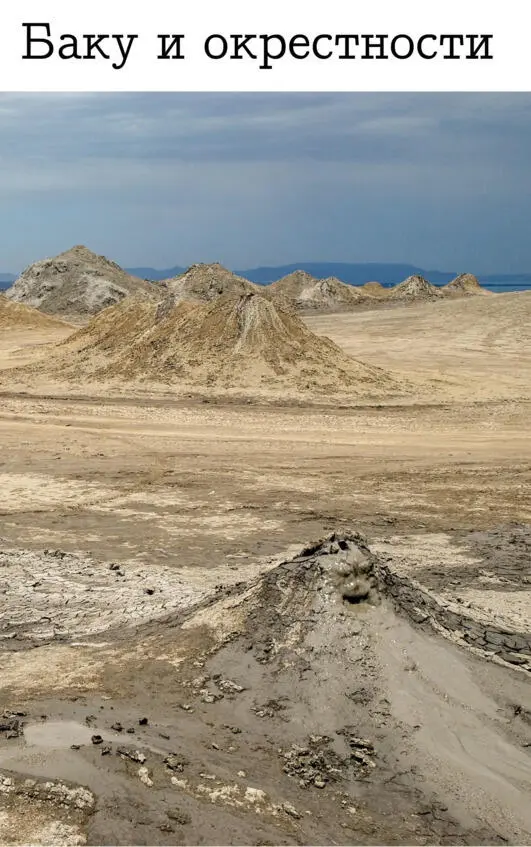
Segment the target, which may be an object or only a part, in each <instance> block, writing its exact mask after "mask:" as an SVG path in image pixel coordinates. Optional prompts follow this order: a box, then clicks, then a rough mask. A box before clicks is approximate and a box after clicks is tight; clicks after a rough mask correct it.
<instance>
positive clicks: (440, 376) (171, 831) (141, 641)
mask: <svg viewBox="0 0 531 847" xmlns="http://www.w3.org/2000/svg"><path fill="white" fill-rule="evenodd" d="M247 296H248V297H250V298H251V299H252V297H253V296H254V295H252V294H250V295H247ZM111 308H112V307H111ZM153 308H155V307H153ZM245 308H247V306H245ZM267 308H268V307H266V306H261V307H260V309H262V310H263V311H260V313H259V314H258V321H261V320H262V318H264V320H265V319H266V318H267V319H269V318H271V320H272V322H273V323H272V325H273V324H274V325H275V326H276V323H275V321H276V318H275V317H271V315H269V313H268V312H267ZM13 314H14V313H13ZM13 314H10V317H9V320H6V322H5V323H4V324H2V318H1V315H0V445H1V452H0V485H1V488H0V490H1V494H2V497H1V503H0V679H1V699H2V702H1V704H0V711H3V715H4V717H3V718H2V719H1V720H0V725H1V731H0V842H1V843H4V844H24V843H34V844H37V843H38V844H85V843H86V844H168V845H170V844H260V845H271V844H505V843H509V844H529V843H531V803H530V802H529V798H530V796H531V696H530V692H531V686H530V682H531V615H530V612H531V564H530V550H531V485H530V483H531V414H530V411H531V344H530V342H531V292H523V293H508V294H500V295H492V296H485V297H472V296H471V297H464V298H462V299H446V300H444V301H439V300H437V302H432V301H426V302H415V303H409V302H407V303H400V302H399V303H396V304H395V305H394V306H393V308H388V309H383V308H382V309H367V310H364V309H360V310H358V311H351V312H340V313H329V312H327V313H319V311H316V312H312V313H311V314H305V315H303V316H302V317H301V318H297V320H300V321H302V322H303V323H304V325H305V327H307V328H308V329H309V330H311V332H312V333H314V334H315V335H316V336H318V337H326V338H327V339H330V340H331V342H333V345H335V346H334V347H330V349H329V350H328V348H327V350H328V352H329V353H330V356H331V357H332V359H333V358H334V356H335V357H336V358H337V359H338V360H339V359H341V357H342V356H343V355H344V356H346V357H352V359H353V361H355V362H360V363H363V367H367V368H369V369H371V370H370V374H376V375H377V374H379V373H381V374H382V381H380V379H379V378H378V377H377V376H375V378H374V380H373V381H372V382H371V379H372V377H370V378H369V377H367V380H368V382H367V387H366V389H365V390H363V391H359V392H350V391H349V390H347V389H345V390H344V391H343V390H342V388H341V384H339V385H338V386H337V390H334V391H331V392H330V394H327V392H323V391H321V392H320V393H319V396H318V397H312V388H311V382H310V383H309V388H308V390H300V391H291V390H288V389H287V388H286V389H285V390H284V388H283V389H282V390H281V391H276V390H274V384H273V383H271V382H268V381H267V380H265V381H264V380H262V382H261V387H260V390H254V388H253V386H252V385H244V386H243V388H241V389H238V388H237V387H234V385H232V384H230V385H229V382H230V380H228V378H227V379H225V377H224V379H225V382H224V385H226V386H228V387H226V388H224V389H223V390H217V387H218V386H219V380H217V374H210V373H209V374H206V376H205V382H204V384H203V387H202V388H198V387H197V386H195V387H194V386H191V383H190V381H188V382H186V384H184V387H182V388H180V389H179V390H177V389H176V388H175V386H174V385H173V384H170V382H168V381H165V380H164V379H161V381H153V380H150V379H149V378H147V377H145V376H144V377H142V379H139V378H136V379H135V380H134V381H132V380H128V379H126V378H125V376H124V371H123V367H122V364H121V360H120V366H119V368H118V370H117V371H113V370H112V367H114V360H113V361H112V363H111V364H112V367H111V366H109V367H107V366H106V369H103V370H102V368H101V367H100V365H99V364H98V367H97V368H96V370H94V368H93V369H92V371H91V372H90V373H88V371H87V369H86V361H87V357H86V356H85V354H83V356H81V358H79V357H78V352H79V350H80V344H81V342H79V341H76V342H75V343H71V342H70V341H68V339H70V338H71V337H72V334H73V333H79V332H80V331H81V332H82V331H83V328H81V329H80V327H79V326H73V325H72V324H71V323H69V322H68V321H66V320H65V321H61V320H56V319H54V318H48V317H47V316H45V315H43V314H42V313H41V312H38V313H36V314H38V316H39V317H38V318H36V319H35V323H34V325H29V324H28V321H27V316H25V317H24V320H23V321H22V322H21V324H20V325H17V322H16V320H15V318H14V316H13ZM101 314H102V315H103V314H104V313H101ZM110 314H111V317H112V315H113V313H112V312H111V313H110ZM194 314H195V313H194ZM198 314H199V313H198ZM114 319H115V318H114V317H112V320H111V324H112V323H113V321H114ZM190 320H191V318H190V317H189V315H188V314H184V315H183V316H180V317H179V321H181V322H180V323H179V324H178V327H179V328H180V329H179V331H180V332H181V333H185V330H186V331H188V329H187V327H188V326H189V321H190ZM208 320H210V318H209V316H208V315H206V317H204V316H203V315H202V313H201V321H203V323H201V327H204V326H207V325H208V326H209V325H210V324H208ZM246 320H247V318H246ZM253 320H254V313H253V315H251V316H250V318H249V321H250V322H249V326H251V329H252V330H253V331H254V330H255V329H256V327H254V329H253V326H254V325H253ZM204 321H207V323H205V322H204ZM283 321H284V327H286V326H288V324H287V321H288V318H287V317H286V318H285V319H284V318H283ZM91 325H92V324H91ZM183 327H184V329H183ZM245 327H247V324H245ZM288 329H289V327H288ZM280 330H281V328H279V332H280ZM245 331H246V332H247V328H246V329H245ZM282 331H283V330H282ZM286 331H287V330H286ZM266 333H267V327H266ZM183 337H184V335H183ZM76 338H77V336H76ZM91 339H92V336H91ZM63 342H66V346H65V344H64V343H63ZM82 343H83V344H85V343H86V340H83V341H82ZM92 343H93V341H92V340H90V344H92ZM94 343H96V342H94ZM238 343H240V342H238ZM327 343H328V342H327ZM97 344H99V345H100V338H99V336H98V340H97ZM150 344H152V346H151V347H150V350H153V351H155V352H153V355H154V356H155V355H156V354H157V355H158V353H157V350H158V348H157V342H156V340H155V341H153V342H152V341H150ZM58 345H59V346H58ZM337 348H339V352H337V353H334V350H336V349H337ZM83 349H84V350H85V349H87V348H86V347H84V348H83ZM90 349H92V347H91V348H90ZM102 349H103V348H102V347H101V345H100V346H99V347H98V351H97V356H98V357H100V356H103V353H102V352H101V350H102ZM131 349H133V348H132V347H131ZM135 349H136V348H135ZM142 349H143V348H142ZM323 349H324V348H323ZM58 351H59V352H58ZM178 352H179V355H181V354H182V351H181V348H179V351H178ZM150 355H151V353H150ZM176 355H177V354H176ZM186 355H187V356H188V358H187V359H186V361H187V363H188V364H187V367H188V366H190V367H191V365H190V361H191V359H190V355H189V354H188V352H187V353H186ZM323 355H324V354H323ZM327 355H328V353H327ZM157 361H158V360H157ZM319 361H320V360H319ZM341 361H342V359H341ZM54 363H55V364H54ZM98 363H100V358H98ZM52 365H53V366H52ZM165 366H166V365H165ZM319 366H320V365H319ZM316 367H317V365H316ZM345 367H346V365H345ZM360 367H361V365H360ZM109 368H110V370H109ZM76 369H77V370H76ZM109 373H111V375H112V374H114V376H113V378H110V377H109ZM345 373H346V371H345ZM367 373H369V371H367ZM363 374H365V371H363ZM353 378H354V377H352V376H351V375H350V373H349V375H348V380H350V379H353ZM345 379H347V377H345ZM363 379H365V376H363ZM216 380H217V381H216ZM349 384H350V383H349ZM271 385H273V388H271ZM360 584H361V585H362V589H361V590H359V591H358V589H357V588H356V586H358V588H359V585H360ZM352 585H354V588H352ZM363 586H365V588H363Z"/></svg>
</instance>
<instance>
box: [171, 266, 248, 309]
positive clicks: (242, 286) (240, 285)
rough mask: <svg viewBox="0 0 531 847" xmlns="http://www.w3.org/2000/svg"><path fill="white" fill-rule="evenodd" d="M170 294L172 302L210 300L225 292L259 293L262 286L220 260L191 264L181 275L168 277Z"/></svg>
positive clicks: (235, 293)
mask: <svg viewBox="0 0 531 847" xmlns="http://www.w3.org/2000/svg"><path fill="white" fill-rule="evenodd" d="M164 284H165V286H166V288H167V290H168V293H169V295H170V298H169V302H170V304H173V305H175V303H178V302H180V301H181V300H192V301H198V302H202V303H204V302H208V301H209V300H215V299H216V298H217V297H221V296H222V295H223V294H232V295H234V296H236V295H239V294H252V293H253V292H254V293H258V292H259V291H260V287H259V286H258V285H255V284H254V283H253V282H249V280H248V279H244V277H242V276H236V274H233V273H232V271H229V270H227V268H224V267H223V265H220V264H219V263H218V262H214V264H211V265H206V264H196V265H191V266H190V267H189V268H188V270H187V271H186V272H185V273H184V274H182V275H181V276H177V277H173V278H172V279H167V280H165V282H164Z"/></svg>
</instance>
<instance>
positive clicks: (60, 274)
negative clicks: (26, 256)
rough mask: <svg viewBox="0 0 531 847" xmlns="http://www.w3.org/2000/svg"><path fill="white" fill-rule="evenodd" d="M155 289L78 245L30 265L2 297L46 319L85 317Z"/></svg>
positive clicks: (154, 286)
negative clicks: (48, 317)
mask: <svg viewBox="0 0 531 847" xmlns="http://www.w3.org/2000/svg"><path fill="white" fill-rule="evenodd" d="M159 289H160V286H158V285H155V284H150V283H148V282H145V281H144V280H142V279H138V278H136V277H133V276H131V275H130V274H128V273H127V272H126V271H124V270H123V269H122V268H121V267H120V266H119V265H117V264H116V263H115V262H111V261H110V260H109V259H107V258H105V256H98V255H96V253H93V252H92V251H91V250H89V249H88V248H87V247H84V246H83V245H78V246H76V247H72V249H70V250H67V251H66V252H64V253H61V254H59V255H58V256H55V257H54V258H52V259H42V260H41V261H39V262H35V263H34V264H33V265H30V267H28V268H26V270H25V271H24V272H23V273H22V274H21V276H20V277H19V278H18V279H17V281H16V282H15V283H13V285H12V286H11V288H9V289H8V290H7V292H6V297H8V298H9V299H11V300H13V301H14V302H16V303H23V304H25V305H26V306H32V307H33V308H35V309H39V310H40V311H42V312H46V313H47V314H50V315H57V316H65V317H69V316H72V317H77V316H79V317H87V316H90V315H95V314H97V313H98V312H101V310H102V309H106V308H108V307H109V306H112V305H113V304H114V303H118V302H119V301H120V300H123V299H124V297H127V296H130V295H131V294H134V293H137V294H138V293H141V294H143V295H146V296H149V295H153V294H154V293H155V292H156V291H157V290H159Z"/></svg>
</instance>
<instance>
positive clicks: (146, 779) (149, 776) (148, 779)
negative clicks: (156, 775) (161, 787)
mask: <svg viewBox="0 0 531 847" xmlns="http://www.w3.org/2000/svg"><path fill="white" fill-rule="evenodd" d="M137 773H138V778H139V779H140V782H143V783H144V785H147V787H148V788H152V787H153V772H152V771H150V770H149V768H146V767H144V766H143V767H141V768H139V769H138V771H137Z"/></svg>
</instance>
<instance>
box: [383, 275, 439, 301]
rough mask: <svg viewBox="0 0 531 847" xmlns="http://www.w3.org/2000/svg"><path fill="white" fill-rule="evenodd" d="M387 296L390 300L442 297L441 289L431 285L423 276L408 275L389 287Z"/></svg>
mask: <svg viewBox="0 0 531 847" xmlns="http://www.w3.org/2000/svg"><path fill="white" fill-rule="evenodd" d="M388 297H389V298H390V299H392V300H435V299H436V298H437V297H442V293H441V289H440V288H437V287H436V286H435V285H432V284H431V282H428V280H427V279H424V277H423V276H408V278H407V279H405V280H404V281H403V282H401V283H399V284H398V285H396V286H395V287H394V288H391V290H390V292H389V294H388Z"/></svg>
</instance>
